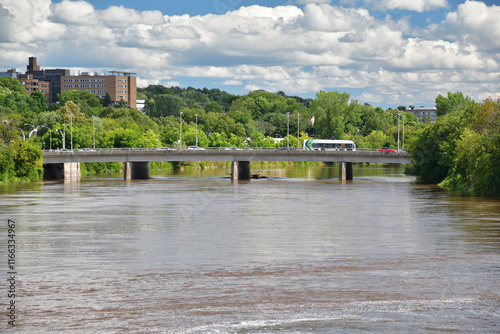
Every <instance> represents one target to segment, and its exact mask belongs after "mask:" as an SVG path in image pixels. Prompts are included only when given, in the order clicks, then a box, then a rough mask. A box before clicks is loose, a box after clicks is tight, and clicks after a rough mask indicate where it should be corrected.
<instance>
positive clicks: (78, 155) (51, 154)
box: [43, 148, 410, 164]
mask: <svg viewBox="0 0 500 334" xmlns="http://www.w3.org/2000/svg"><path fill="white" fill-rule="evenodd" d="M144 161H317V162H364V163H384V164H392V163H393V164H409V163H410V155H409V154H408V153H407V152H404V151H403V152H379V151H372V150H360V149H358V150H356V151H305V150H297V149H291V148H290V149H287V148H284V149H274V148H272V149H269V148H248V149H223V148H208V149H203V150H179V149H166V148H125V149H119V148H110V149H108V148H102V149H96V150H90V149H84V150H73V151H44V152H43V162H44V163H45V164H51V163H68V162H144Z"/></svg>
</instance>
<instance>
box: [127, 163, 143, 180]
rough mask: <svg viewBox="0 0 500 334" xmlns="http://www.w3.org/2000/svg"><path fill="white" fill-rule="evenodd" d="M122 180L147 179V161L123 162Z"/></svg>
mask: <svg viewBox="0 0 500 334" xmlns="http://www.w3.org/2000/svg"><path fill="white" fill-rule="evenodd" d="M123 166H124V168H123V169H124V170H123V178H124V179H125V180H146V179H149V161H137V162H129V161H127V162H124V163H123Z"/></svg>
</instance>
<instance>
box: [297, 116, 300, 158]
mask: <svg viewBox="0 0 500 334" xmlns="http://www.w3.org/2000/svg"><path fill="white" fill-rule="evenodd" d="M299 127H300V114H297V149H298V150H300V140H299V137H300V130H299Z"/></svg>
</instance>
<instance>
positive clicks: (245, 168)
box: [231, 161, 250, 180]
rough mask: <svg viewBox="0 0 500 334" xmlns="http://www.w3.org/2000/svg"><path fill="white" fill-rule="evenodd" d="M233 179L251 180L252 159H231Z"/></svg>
mask: <svg viewBox="0 0 500 334" xmlns="http://www.w3.org/2000/svg"><path fill="white" fill-rule="evenodd" d="M231 180H250V161H231Z"/></svg>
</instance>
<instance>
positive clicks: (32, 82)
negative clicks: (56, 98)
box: [17, 73, 52, 103]
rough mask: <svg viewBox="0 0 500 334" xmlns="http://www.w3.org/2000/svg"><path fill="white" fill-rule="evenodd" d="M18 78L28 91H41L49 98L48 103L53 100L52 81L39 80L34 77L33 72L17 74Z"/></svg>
mask: <svg viewBox="0 0 500 334" xmlns="http://www.w3.org/2000/svg"><path fill="white" fill-rule="evenodd" d="M17 79H18V80H19V81H20V82H21V84H22V85H23V87H24V89H26V91H27V92H28V93H30V94H31V93H33V92H36V91H39V92H41V93H42V94H43V96H44V97H45V99H46V100H47V103H51V102H52V96H51V87H52V85H51V84H50V82H47V81H39V80H38V79H34V78H33V74H20V73H19V74H17Z"/></svg>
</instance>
